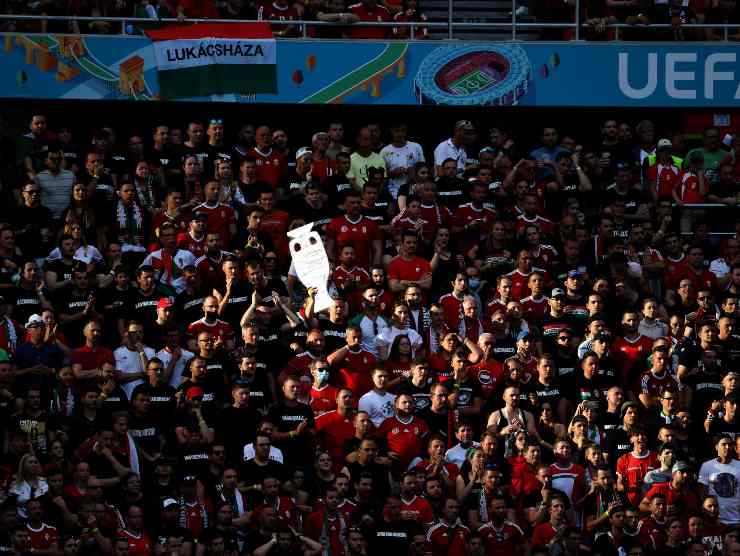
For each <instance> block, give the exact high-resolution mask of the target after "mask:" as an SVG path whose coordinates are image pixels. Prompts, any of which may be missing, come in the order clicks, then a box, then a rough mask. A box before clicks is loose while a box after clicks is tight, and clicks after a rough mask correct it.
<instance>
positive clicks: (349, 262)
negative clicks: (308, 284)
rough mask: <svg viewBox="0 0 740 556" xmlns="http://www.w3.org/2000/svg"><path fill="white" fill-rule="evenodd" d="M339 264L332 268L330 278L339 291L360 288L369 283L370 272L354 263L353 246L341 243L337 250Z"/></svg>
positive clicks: (344, 291)
mask: <svg viewBox="0 0 740 556" xmlns="http://www.w3.org/2000/svg"><path fill="white" fill-rule="evenodd" d="M339 261H340V264H339V266H337V267H336V268H335V269H334V272H333V273H332V275H331V279H332V281H333V282H334V285H335V286H336V287H337V289H338V290H339V291H340V292H343V293H346V292H351V291H356V290H361V289H362V288H364V287H365V286H367V285H368V284H369V283H370V274H368V272H367V270H365V269H364V268H360V267H358V266H356V265H355V248H354V246H352V245H343V246H341V247H340V250H339Z"/></svg>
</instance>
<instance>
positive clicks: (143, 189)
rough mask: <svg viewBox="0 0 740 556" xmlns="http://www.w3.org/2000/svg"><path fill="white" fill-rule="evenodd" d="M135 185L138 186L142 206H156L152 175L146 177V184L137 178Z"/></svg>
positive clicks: (137, 191)
mask: <svg viewBox="0 0 740 556" xmlns="http://www.w3.org/2000/svg"><path fill="white" fill-rule="evenodd" d="M134 187H136V196H137V197H138V198H139V202H140V203H141V204H142V206H145V207H146V208H148V209H152V208H154V193H153V191H152V176H149V177H148V178H147V179H146V183H144V184H142V183H141V182H140V181H138V180H136V182H135V183H134Z"/></svg>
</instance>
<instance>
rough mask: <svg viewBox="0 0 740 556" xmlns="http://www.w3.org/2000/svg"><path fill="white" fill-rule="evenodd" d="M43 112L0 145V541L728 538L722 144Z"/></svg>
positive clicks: (416, 550)
mask: <svg viewBox="0 0 740 556" xmlns="http://www.w3.org/2000/svg"><path fill="white" fill-rule="evenodd" d="M50 123H53V122H47V119H46V117H45V116H44V115H43V114H42V113H36V114H35V115H34V116H33V117H32V119H31V120H30V122H28V130H27V132H26V133H24V134H23V135H22V136H19V137H15V138H11V137H5V138H4V139H3V140H2V141H1V142H0V149H1V152H2V153H3V156H2V158H0V160H2V161H3V166H2V167H1V168H0V171H1V172H2V174H1V176H0V177H1V179H2V184H3V188H2V190H3V194H4V198H3V202H2V207H0V222H2V225H0V295H1V296H2V297H0V309H1V310H2V317H1V318H0V348H2V350H1V351H0V415H1V416H2V418H1V419H0V424H1V425H0V427H1V429H0V434H2V443H1V444H0V446H2V448H1V452H2V453H0V463H1V465H0V493H1V494H0V498H1V500H0V554H10V555H13V556H26V555H28V554H34V555H38V556H77V555H80V556H99V555H105V556H109V555H111V554H113V555H115V556H155V555H156V556H162V555H165V554H166V555H168V556H236V555H237V554H240V555H241V554H244V555H254V556H265V555H283V554H305V555H308V554H321V555H331V556H359V555H382V554H398V555H401V554H412V555H430V554H431V555H432V556H443V555H445V556H460V555H471V556H479V555H487V556H500V555H506V556H510V555H531V556H542V555H546V554H550V555H558V556H561V555H565V556H576V555H580V554H594V555H604V556H607V555H620V556H622V555H631V556H638V555H656V556H657V555H676V556H678V555H691V556H700V555H713V556H720V555H722V556H728V555H737V554H740V461H738V456H739V455H740V441H738V438H740V435H739V434H738V432H739V429H738V422H739V420H740V416H739V415H738V413H737V411H738V403H740V389H739V388H740V383H738V380H740V364H739V363H740V337H738V335H737V334H736V332H735V324H736V319H737V317H738V294H740V248H739V245H738V241H739V236H740V221H739V220H738V218H737V216H738V215H737V207H738V202H739V201H740V190H739V189H738V183H740V150H738V149H739V147H740V138H738V137H735V138H733V137H732V136H731V135H727V136H724V137H723V136H722V134H721V133H720V131H719V130H718V129H717V128H714V127H709V128H707V129H706V130H705V131H704V133H703V136H702V138H701V144H700V145H699V146H698V147H696V148H692V149H690V150H689V149H688V140H685V139H684V137H683V136H682V135H681V134H679V133H672V134H666V137H665V138H663V137H661V136H660V135H658V134H657V133H656V131H657V130H656V129H655V126H654V125H653V124H652V123H651V122H650V121H647V120H644V121H641V122H639V123H637V125H635V126H634V127H633V126H632V125H631V124H630V123H629V122H618V121H615V120H608V121H605V122H603V124H601V125H600V126H599V129H594V130H593V131H594V132H595V136H594V137H575V136H573V135H565V134H562V135H559V134H558V131H557V130H556V129H554V128H552V127H545V128H544V129H542V130H541V133H540V132H539V131H536V132H535V133H534V136H530V137H529V139H531V140H533V142H534V143H537V144H536V146H535V148H534V149H533V150H532V149H531V148H530V145H527V144H526V142H525V141H524V140H522V142H521V143H520V142H519V139H516V138H514V137H513V136H512V135H511V134H509V133H508V132H507V131H506V130H504V129H499V128H493V129H490V131H489V132H487V133H486V132H483V130H481V129H480V128H476V126H475V125H474V124H473V123H472V122H470V121H467V120H462V121H458V122H457V123H456V124H455V126H454V129H452V130H451V135H450V137H449V138H448V139H446V140H444V141H442V142H441V143H439V145H438V146H437V147H436V148H435V149H434V151H433V153H432V152H426V153H425V152H424V149H423V148H422V146H421V145H420V144H419V143H416V142H413V141H411V140H409V139H408V137H407V136H408V130H407V127H406V126H405V125H404V124H403V123H396V124H393V125H391V126H389V127H388V128H387V129H383V128H382V127H381V126H380V125H378V124H377V123H373V122H369V123H367V124H366V125H364V126H363V127H361V128H360V129H359V130H358V131H357V134H356V136H354V137H351V136H350V135H349V133H347V134H345V129H344V126H343V124H342V123H341V122H339V121H332V122H330V123H329V125H328V126H327V129H326V131H318V132H316V133H315V134H313V136H312V137H311V141H310V144H309V145H308V146H300V144H294V143H292V142H291V140H290V138H289V136H288V134H287V132H286V130H284V129H271V128H270V127H268V126H266V125H258V126H254V125H251V124H243V125H240V126H237V124H236V123H228V124H227V123H225V122H224V121H223V119H220V118H218V117H214V118H212V119H210V120H207V121H205V122H200V121H196V120H191V121H189V122H187V125H186V126H185V127H183V128H177V127H169V126H168V125H165V124H164V123H163V124H160V125H156V126H154V127H153V128H152V129H151V133H149V134H147V135H146V136H141V135H135V134H131V133H130V132H128V133H126V134H123V133H122V134H121V135H118V136H117V135H116V131H119V132H123V130H120V129H119V130H114V129H111V128H109V127H103V128H101V129H98V130H96V131H95V132H94V133H93V134H92V136H91V137H88V136H82V132H80V131H79V130H76V129H73V128H69V127H62V126H59V127H56V128H54V129H53V131H52V128H51V127H50V125H49V124H50ZM230 126H233V127H230ZM538 134H539V135H540V137H539V138H537V135H538ZM83 144H88V145H90V146H89V147H81V146H80V145H83ZM14 154H15V157H13V155H14ZM705 203H713V204H715V205H716V206H715V207H713V208H706V206H704V208H701V207H699V209H698V210H697V207H692V206H691V205H692V204H693V205H696V204H705ZM306 223H313V225H314V229H316V230H317V231H318V232H319V233H320V234H321V236H322V238H323V240H324V246H325V248H326V252H327V254H328V257H329V259H330V261H331V263H332V271H331V277H330V280H329V284H328V291H329V292H330V295H331V301H330V303H329V306H328V308H326V309H324V310H318V309H320V308H322V307H320V306H319V305H318V304H319V303H320V301H319V296H318V292H317V290H316V289H314V288H310V289H308V290H306V288H305V287H304V286H303V284H302V283H301V281H300V279H299V278H298V276H297V273H296V271H295V268H294V266H293V264H292V263H291V256H290V253H289V243H288V238H287V235H286V233H287V232H288V231H289V230H292V229H295V228H297V227H299V226H302V225H305V224H306ZM721 226H724V231H725V232H727V233H726V235H724V236H721V241H720V239H719V237H720V236H716V235H712V233H711V232H712V230H718V229H720V227H721Z"/></svg>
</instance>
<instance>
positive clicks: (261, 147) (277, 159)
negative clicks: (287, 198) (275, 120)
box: [247, 125, 287, 189]
mask: <svg viewBox="0 0 740 556" xmlns="http://www.w3.org/2000/svg"><path fill="white" fill-rule="evenodd" d="M254 142H255V147H254V148H252V149H250V150H249V151H247V156H250V157H253V158H254V160H255V161H256V163H257V180H258V181H261V182H265V183H268V184H270V186H271V187H272V188H273V189H275V188H276V187H277V186H278V183H279V182H280V179H281V178H282V177H283V174H285V170H286V169H287V163H286V161H285V159H284V158H283V156H281V155H280V153H278V152H277V151H276V150H274V149H273V148H272V131H271V130H270V128H269V127H267V126H266V125H263V126H260V127H258V128H257V130H256V131H255V132H254Z"/></svg>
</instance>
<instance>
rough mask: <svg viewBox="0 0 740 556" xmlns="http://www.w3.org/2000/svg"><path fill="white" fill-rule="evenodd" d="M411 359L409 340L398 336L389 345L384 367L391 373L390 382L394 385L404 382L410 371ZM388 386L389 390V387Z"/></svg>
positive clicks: (404, 336)
mask: <svg viewBox="0 0 740 556" xmlns="http://www.w3.org/2000/svg"><path fill="white" fill-rule="evenodd" d="M412 362H413V358H412V355H411V340H409V337H408V336H407V335H406V334H399V335H398V336H396V337H395V339H394V340H393V343H392V344H391V349H390V352H389V353H388V359H387V360H386V362H385V365H384V367H385V368H386V369H387V370H388V372H390V373H391V375H392V376H391V380H390V382H391V383H393V384H392V385H391V386H393V385H395V383H397V382H400V381H402V380H404V379H405V378H406V377H407V376H408V375H409V372H410V370H411V363H412ZM391 386H389V388H390V387H391Z"/></svg>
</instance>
